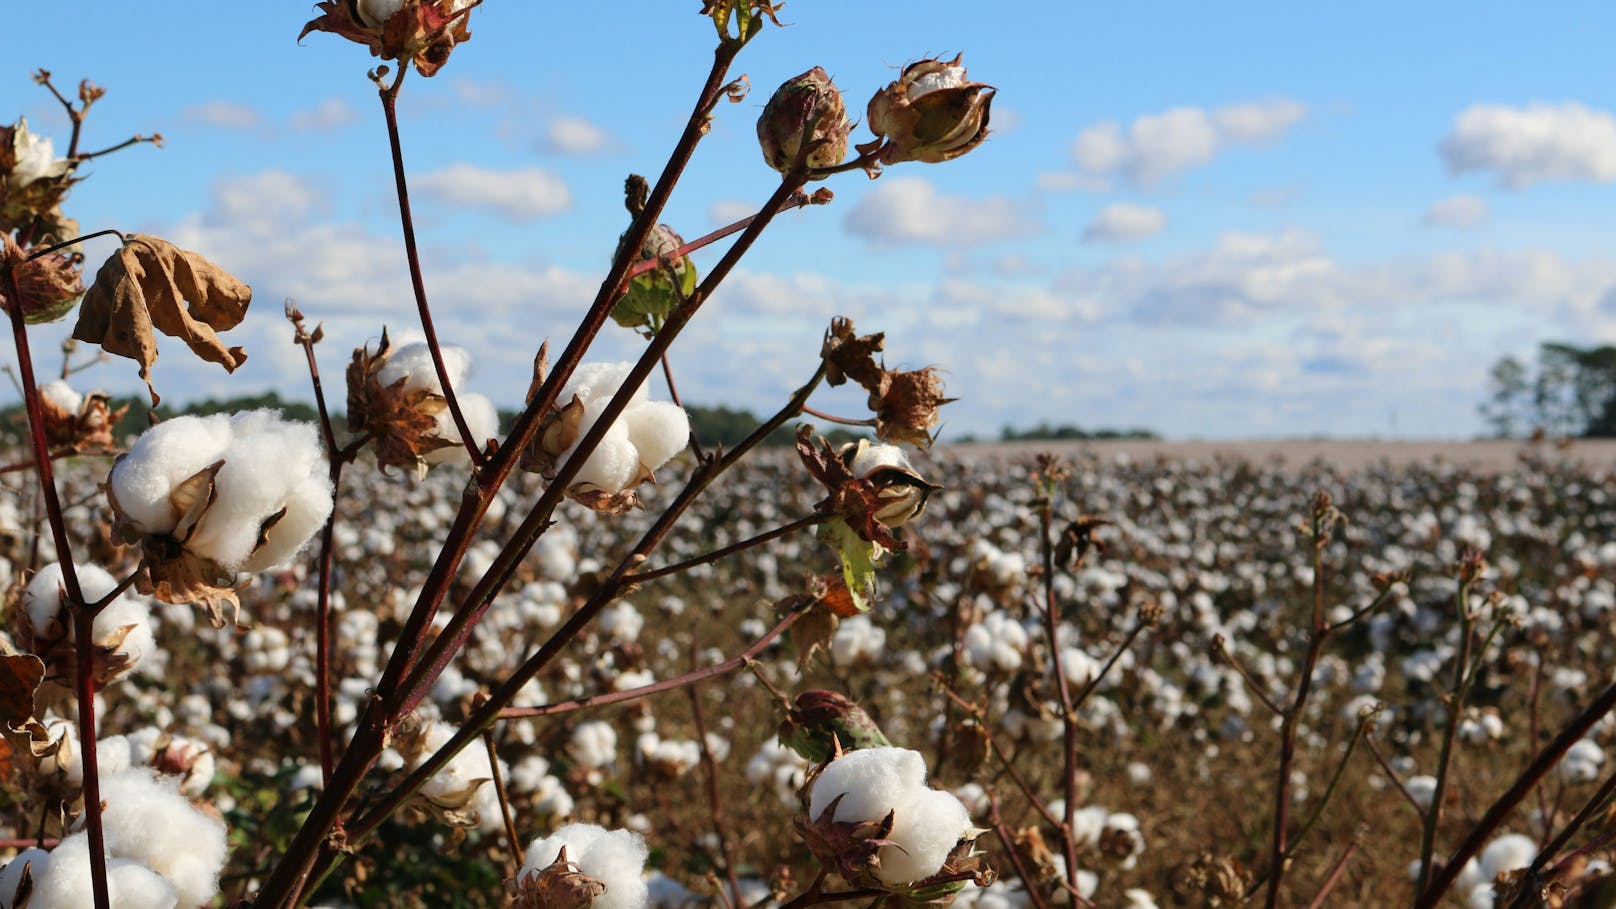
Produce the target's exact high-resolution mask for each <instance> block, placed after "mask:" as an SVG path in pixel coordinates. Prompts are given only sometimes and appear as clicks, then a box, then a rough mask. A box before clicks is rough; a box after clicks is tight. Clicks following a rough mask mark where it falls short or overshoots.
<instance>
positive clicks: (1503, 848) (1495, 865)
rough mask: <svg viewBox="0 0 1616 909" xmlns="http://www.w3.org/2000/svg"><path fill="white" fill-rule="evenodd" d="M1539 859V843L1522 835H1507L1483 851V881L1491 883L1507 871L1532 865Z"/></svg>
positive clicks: (1489, 844) (1495, 840)
mask: <svg viewBox="0 0 1616 909" xmlns="http://www.w3.org/2000/svg"><path fill="white" fill-rule="evenodd" d="M1535 858H1537V841H1536V840H1534V839H1532V838H1531V837H1529V836H1526V835H1524V834H1520V833H1506V834H1504V835H1503V836H1500V837H1498V838H1496V839H1494V840H1493V841H1492V842H1490V843H1488V844H1487V848H1486V849H1483V850H1481V879H1482V881H1484V882H1491V881H1492V880H1494V879H1496V878H1497V877H1498V876H1499V875H1500V874H1503V873H1504V872H1506V871H1515V870H1516V869H1519V868H1525V867H1527V866H1528V865H1530V864H1532V859H1535Z"/></svg>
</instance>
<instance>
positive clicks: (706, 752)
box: [685, 651, 743, 909]
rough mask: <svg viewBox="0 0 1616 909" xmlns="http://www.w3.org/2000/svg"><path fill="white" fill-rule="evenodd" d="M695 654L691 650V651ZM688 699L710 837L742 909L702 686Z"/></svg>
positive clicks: (733, 898) (734, 901) (690, 688)
mask: <svg viewBox="0 0 1616 909" xmlns="http://www.w3.org/2000/svg"><path fill="white" fill-rule="evenodd" d="M691 655H692V657H694V655H695V654H694V651H692V654H691ZM685 694H686V695H688V696H689V698H690V717H691V719H692V720H694V721H695V724H696V743H697V744H698V745H700V746H701V767H702V773H703V776H705V778H706V779H705V780H704V782H705V783H706V784H707V813H708V816H709V817H710V819H711V820H712V824H713V836H715V837H717V838H718V854H719V856H720V857H721V858H722V859H723V861H724V877H725V878H727V879H728V880H729V892H730V895H731V900H730V903H731V905H733V906H735V907H736V909H741V907H742V905H743V904H742V903H741V879H740V877H739V876H738V875H737V874H736V873H735V852H734V850H733V849H731V848H730V843H729V836H728V834H726V833H725V832H724V800H723V798H722V797H721V796H720V795H719V790H718V761H717V760H716V759H715V758H714V757H713V749H712V746H711V745H710V744H708V742H707V718H706V716H705V715H704V712H703V711H702V709H701V689H700V688H698V687H697V686H695V685H690V686H688V687H686V688H685Z"/></svg>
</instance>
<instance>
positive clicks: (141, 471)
mask: <svg viewBox="0 0 1616 909" xmlns="http://www.w3.org/2000/svg"><path fill="white" fill-rule="evenodd" d="M231 435H232V433H231V429H230V418H229V417H228V416H226V415H224V414H217V415H215V416H209V417H175V418H174V419H172V420H164V421H163V422H161V423H159V424H157V425H156V426H153V427H152V428H150V429H148V430H146V431H145V432H144V433H142V434H141V436H140V438H139V439H138V440H137V441H136V442H135V445H134V447H133V448H131V449H130V450H129V453H128V454H127V455H125V456H124V457H123V458H120V459H119V460H118V462H117V464H115V465H114V466H113V468H112V475H111V476H110V477H109V479H108V483H109V492H110V493H111V495H112V496H113V498H115V499H116V500H117V502H118V508H119V509H120V510H121V511H122V512H123V514H124V515H125V516H126V517H127V518H128V519H129V520H130V521H133V522H134V524H135V525H136V526H137V527H139V528H140V529H141V530H142V531H145V532H146V533H168V532H169V531H171V530H173V529H174V525H175V524H176V523H177V522H178V521H179V519H180V517H181V514H180V512H179V510H178V509H176V508H175V507H174V505H173V504H172V503H171V502H170V501H169V498H168V497H169V493H171V492H173V491H174V487H175V486H177V485H178V484H180V483H181V482H183V481H184V480H186V479H187V478H189V477H190V476H192V475H193V474H195V473H197V472H198V471H200V470H202V469H203V468H204V467H207V466H208V465H209V464H212V463H213V462H215V461H217V460H219V459H220V458H221V457H223V456H224V452H225V448H226V447H228V446H229V444H230V439H231Z"/></svg>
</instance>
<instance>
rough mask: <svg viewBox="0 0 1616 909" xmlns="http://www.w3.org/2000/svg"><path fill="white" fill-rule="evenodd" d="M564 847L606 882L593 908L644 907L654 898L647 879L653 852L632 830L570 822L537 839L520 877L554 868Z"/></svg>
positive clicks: (580, 866) (571, 857)
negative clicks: (650, 855) (646, 870)
mask: <svg viewBox="0 0 1616 909" xmlns="http://www.w3.org/2000/svg"><path fill="white" fill-rule="evenodd" d="M563 846H565V847H566V850H567V861H569V862H572V863H573V864H575V865H577V866H578V870H579V871H582V872H583V873H584V874H586V875H588V876H590V877H592V878H594V879H595V880H597V881H600V882H601V883H602V884H605V885H606V892H605V893H603V894H601V895H600V896H599V897H597V898H596V899H595V901H594V903H593V904H592V909H644V907H645V905H646V903H647V902H648V901H649V898H650V894H649V891H648V888H647V887H646V883H645V879H644V873H645V860H646V858H647V857H648V856H649V854H650V852H649V850H647V849H646V847H645V840H644V839H642V838H641V837H640V835H639V834H638V833H634V832H632V831H629V830H607V829H606V828H604V827H599V826H596V825H595V824H568V825H566V826H565V827H562V828H561V829H560V830H557V831H556V832H554V833H552V834H550V835H549V836H547V837H544V838H542V839H538V840H534V841H533V845H531V846H529V847H528V848H527V855H526V856H524V857H523V860H522V869H521V870H520V871H519V872H517V875H516V877H517V880H523V879H525V878H527V877H528V876H529V875H536V874H538V873H539V872H541V871H543V870H544V869H545V868H548V867H550V865H551V864H552V863H554V862H555V860H556V856H558V855H559V854H560V853H561V849H562V847H563Z"/></svg>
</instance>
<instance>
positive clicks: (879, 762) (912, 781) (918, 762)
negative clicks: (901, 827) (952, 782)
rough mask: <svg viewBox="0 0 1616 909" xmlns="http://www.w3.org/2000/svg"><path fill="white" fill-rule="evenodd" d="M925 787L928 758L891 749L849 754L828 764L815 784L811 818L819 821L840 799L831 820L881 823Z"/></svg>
mask: <svg viewBox="0 0 1616 909" xmlns="http://www.w3.org/2000/svg"><path fill="white" fill-rule="evenodd" d="M925 785H926V759H925V758H923V757H921V756H920V752H918V751H910V750H909V749H907V748H895V747H891V746H887V747H882V748H861V749H859V750H858V751H850V752H848V753H847V754H844V755H842V756H841V757H839V758H837V759H836V760H834V761H831V762H830V764H829V765H827V766H826V767H825V769H824V771H823V772H822V773H820V775H819V778H818V779H817V780H815V781H814V791H813V796H812V798H811V799H810V800H809V804H808V819H809V820H810V821H817V820H819V817H820V815H821V814H823V813H824V811H825V809H826V808H827V807H829V805H830V803H831V802H832V801H833V800H835V798H836V797H837V796H839V795H840V796H842V800H841V801H840V802H838V803H837V805H836V814H835V815H834V817H833V818H832V820H836V821H842V822H853V823H856V822H858V821H879V820H881V819H882V818H884V817H886V815H887V812H888V811H891V810H893V809H894V808H896V807H897V806H898V804H899V803H900V802H901V801H903V800H904V799H905V798H906V797H908V796H909V795H910V794H911V793H912V792H913V791H914V790H916V789H918V788H920V787H923V786H925Z"/></svg>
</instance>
